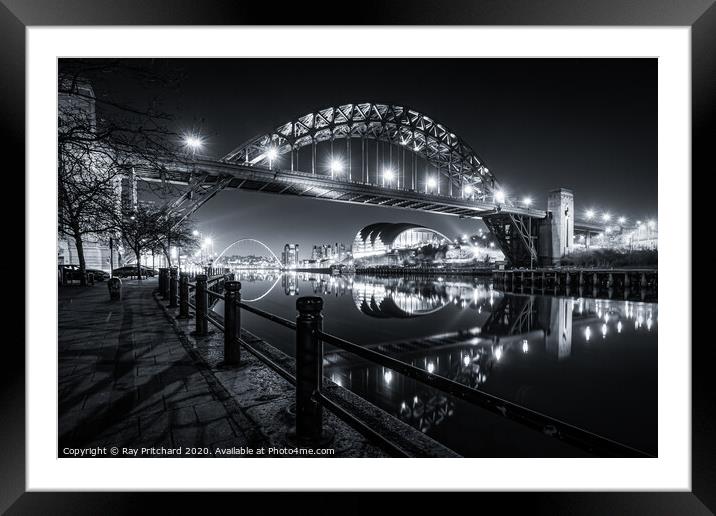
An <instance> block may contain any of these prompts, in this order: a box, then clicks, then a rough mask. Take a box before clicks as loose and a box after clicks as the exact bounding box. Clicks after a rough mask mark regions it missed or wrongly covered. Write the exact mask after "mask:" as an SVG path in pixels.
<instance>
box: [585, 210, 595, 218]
mask: <svg viewBox="0 0 716 516" xmlns="http://www.w3.org/2000/svg"><path fill="white" fill-rule="evenodd" d="M586 217H587V220H592V219H593V218H594V210H587V213H586Z"/></svg>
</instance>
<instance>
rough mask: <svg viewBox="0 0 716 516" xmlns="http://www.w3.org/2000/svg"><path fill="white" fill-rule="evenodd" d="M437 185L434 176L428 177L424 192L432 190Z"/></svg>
mask: <svg viewBox="0 0 716 516" xmlns="http://www.w3.org/2000/svg"><path fill="white" fill-rule="evenodd" d="M437 185H438V180H437V179H435V178H434V177H429V178H428V181H427V182H426V183H425V187H426V188H425V193H428V189H430V190H433V189H435V187H436V186H437Z"/></svg>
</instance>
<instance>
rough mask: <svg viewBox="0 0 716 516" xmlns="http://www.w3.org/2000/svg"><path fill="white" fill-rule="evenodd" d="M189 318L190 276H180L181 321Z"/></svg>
mask: <svg viewBox="0 0 716 516" xmlns="http://www.w3.org/2000/svg"><path fill="white" fill-rule="evenodd" d="M188 318H189V275H188V274H187V273H186V272H182V273H181V274H179V319H188Z"/></svg>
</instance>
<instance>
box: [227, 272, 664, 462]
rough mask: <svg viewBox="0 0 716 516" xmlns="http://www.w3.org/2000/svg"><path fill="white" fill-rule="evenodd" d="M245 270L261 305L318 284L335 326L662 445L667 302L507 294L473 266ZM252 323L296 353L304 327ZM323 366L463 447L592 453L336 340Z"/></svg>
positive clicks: (284, 302) (443, 371)
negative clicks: (471, 273)
mask: <svg viewBox="0 0 716 516" xmlns="http://www.w3.org/2000/svg"><path fill="white" fill-rule="evenodd" d="M237 279H239V280H240V281H241V282H242V290H241V292H242V299H243V300H244V301H245V302H247V303H250V304H251V305H253V306H255V307H257V308H260V309H262V310H266V311H269V312H271V313H274V314H277V315H280V316H282V317H285V318H287V319H291V320H293V319H295V316H296V309H295V306H296V299H297V298H298V297H299V296H314V295H315V296H320V297H322V298H323V300H324V311H323V315H324V322H323V327H324V330H325V331H327V332H329V333H332V334H334V335H337V336H339V337H342V338H345V339H347V340H350V341H353V342H355V343H358V344H360V345H363V346H367V347H371V348H372V349H375V350H376V351H380V352H382V353H386V354H389V355H391V356H393V357H395V358H398V359H400V360H402V361H404V362H407V363H410V364H413V365H415V366H417V367H421V368H424V369H426V370H428V371H430V372H433V373H435V374H439V375H442V376H445V377H447V378H450V379H452V380H455V381H458V382H461V383H464V384H466V385H469V386H471V387H473V388H475V389H479V390H481V391H484V392H487V393H490V394H493V395H495V396H499V397H500V398H503V399H506V400H509V401H512V402H514V403H517V404H519V405H522V406H524V407H527V408H529V409H532V410H535V411H538V412H541V413H543V414H546V415H548V416H550V417H553V418H556V419H559V420H562V421H565V422H567V423H570V424H572V425H575V426H578V427H580V428H583V429H585V430H588V431H590V432H593V433H596V434H598V435H601V436H604V437H607V438H609V439H612V440H615V441H618V442H620V443H623V444H626V445H628V446H631V447H634V448H637V449H639V450H642V451H644V452H646V453H649V454H651V455H656V454H657V333H658V323H657V319H658V305H657V304H656V303H644V302H638V301H621V300H609V299H591V298H578V297H564V296H562V297H560V296H542V295H527V294H509V293H505V292H502V291H500V290H497V289H492V288H491V282H490V280H489V279H485V278H470V277H451V278H440V277H435V278H429V279H425V278H424V279H418V280H416V279H405V278H398V277H390V278H379V277H375V276H367V275H351V276H328V275H322V274H313V273H284V274H281V273H278V272H276V273H270V272H269V273H261V272H258V273H257V272H238V273H237ZM217 308H218V307H217ZM242 324H243V326H244V327H245V328H247V329H248V330H250V331H252V332H253V333H255V334H256V335H258V336H260V337H262V338H264V339H265V340H267V341H268V342H270V343H271V344H273V345H274V346H276V347H278V348H279V349H281V350H282V351H284V352H286V353H288V354H291V355H293V354H294V349H295V348H294V339H295V335H294V333H293V332H291V331H289V330H286V329H284V328H282V327H279V326H278V325H276V324H274V323H271V322H270V321H267V320H266V319H263V318H260V317H258V316H255V315H253V314H250V313H248V312H246V311H243V312H242ZM324 374H325V376H327V377H329V378H330V379H331V380H333V381H334V382H336V383H339V384H340V385H342V386H344V387H346V388H348V389H351V390H352V391H354V392H355V393H357V394H359V395H360V396H362V397H364V398H365V399H367V400H369V401H371V402H372V403H374V404H375V405H377V406H379V407H381V408H382V409H384V410H386V411H388V412H389V413H391V414H393V415H394V416H396V417H398V418H400V419H402V420H403V421H405V422H407V423H409V424H411V425H412V426H414V427H415V428H418V429H420V430H421V431H423V432H425V433H426V434H428V435H430V436H431V437H433V438H434V439H436V440H437V441H439V442H441V443H443V444H445V445H446V446H448V447H450V448H451V449H453V450H455V451H456V452H458V453H460V454H461V455H464V456H468V457H487V456H498V457H548V456H555V457H559V456H589V454H588V453H587V452H585V451H583V450H581V449H579V448H575V447H572V446H569V445H566V444H563V443H561V442H558V441H557V440H556V439H552V438H549V437H546V436H545V435H543V434H542V433H541V432H539V431H536V430H534V429H531V428H528V427H525V426H523V425H521V424H520V423H516V422H514V421H510V420H506V419H505V418H503V417H500V416H499V415H495V414H493V413H490V412H488V411H486V410H484V409H482V408H479V407H476V406H473V405H471V404H469V403H467V402H463V401H460V400H458V399H455V398H453V397H451V396H447V395H444V394H442V393H440V392H437V391H434V390H432V389H429V388H426V387H424V386H423V385H422V384H419V383H417V382H414V381H412V380H410V379H408V378H405V377H403V376H402V375H399V374H398V373H396V372H394V371H391V370H388V369H385V368H383V367H381V366H376V365H373V364H370V363H367V362H366V361H364V360H362V359H360V358H358V357H356V356H354V355H350V354H347V353H344V352H340V351H337V350H335V349H331V348H329V347H327V348H326V354H325V360H324Z"/></svg>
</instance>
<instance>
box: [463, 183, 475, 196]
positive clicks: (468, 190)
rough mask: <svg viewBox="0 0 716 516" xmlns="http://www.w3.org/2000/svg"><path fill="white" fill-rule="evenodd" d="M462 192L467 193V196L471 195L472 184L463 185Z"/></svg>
mask: <svg viewBox="0 0 716 516" xmlns="http://www.w3.org/2000/svg"><path fill="white" fill-rule="evenodd" d="M462 191H463V193H464V194H465V195H467V196H468V197H469V196H470V195H472V192H473V188H472V185H465V187H464V188H463V189H462Z"/></svg>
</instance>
